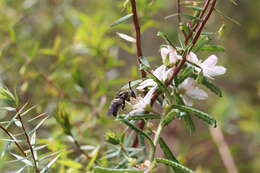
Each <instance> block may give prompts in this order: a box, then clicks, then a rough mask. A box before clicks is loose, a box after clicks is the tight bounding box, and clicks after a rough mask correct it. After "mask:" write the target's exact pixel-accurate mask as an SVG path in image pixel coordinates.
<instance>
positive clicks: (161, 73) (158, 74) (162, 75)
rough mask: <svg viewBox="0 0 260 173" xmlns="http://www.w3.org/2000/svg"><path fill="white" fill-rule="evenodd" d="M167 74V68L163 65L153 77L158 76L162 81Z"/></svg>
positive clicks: (156, 70)
mask: <svg viewBox="0 0 260 173" xmlns="http://www.w3.org/2000/svg"><path fill="white" fill-rule="evenodd" d="M165 73H166V66H165V65H161V66H160V67H158V68H157V69H155V71H154V72H153V75H154V76H156V77H157V78H158V79H159V80H160V81H162V80H163V77H164V75H165Z"/></svg>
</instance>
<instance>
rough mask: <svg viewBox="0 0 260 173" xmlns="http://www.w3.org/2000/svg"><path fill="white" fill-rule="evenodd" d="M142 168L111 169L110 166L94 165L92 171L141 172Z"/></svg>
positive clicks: (104, 172)
mask: <svg viewBox="0 0 260 173" xmlns="http://www.w3.org/2000/svg"><path fill="white" fill-rule="evenodd" d="M143 172H144V171H142V170H137V169H112V168H103V167H99V166H97V167H95V168H94V173H143Z"/></svg>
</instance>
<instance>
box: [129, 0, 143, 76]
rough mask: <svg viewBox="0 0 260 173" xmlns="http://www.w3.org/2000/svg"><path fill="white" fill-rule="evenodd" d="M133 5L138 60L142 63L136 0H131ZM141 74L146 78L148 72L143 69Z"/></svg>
mask: <svg viewBox="0 0 260 173" xmlns="http://www.w3.org/2000/svg"><path fill="white" fill-rule="evenodd" d="M131 7H132V13H133V22H134V27H135V34H136V54H137V62H138V65H140V64H141V61H140V57H141V56H143V52H142V44H141V31H140V24H139V20H138V14H137V9H136V2H135V0H131ZM141 75H142V78H145V77H146V72H145V71H144V70H141Z"/></svg>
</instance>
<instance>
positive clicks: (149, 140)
mask: <svg viewBox="0 0 260 173" xmlns="http://www.w3.org/2000/svg"><path fill="white" fill-rule="evenodd" d="M120 121H122V122H123V123H125V124H126V125H127V126H128V127H130V128H131V129H133V130H134V131H136V132H137V133H139V134H140V135H142V136H144V137H145V138H147V139H148V142H149V143H150V144H151V146H152V147H153V148H154V147H155V146H154V144H153V140H152V139H151V138H150V136H149V135H148V134H146V133H145V132H143V130H141V129H139V128H138V127H136V126H135V125H134V124H132V123H130V122H129V121H128V120H125V119H121V120H120Z"/></svg>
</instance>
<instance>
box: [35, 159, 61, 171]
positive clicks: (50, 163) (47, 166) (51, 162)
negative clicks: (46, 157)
mask: <svg viewBox="0 0 260 173" xmlns="http://www.w3.org/2000/svg"><path fill="white" fill-rule="evenodd" d="M59 157H60V156H59V155H58V156H57V157H55V158H54V159H52V160H51V161H50V162H49V163H48V164H47V165H46V166H45V167H44V168H43V169H42V170H41V172H40V173H44V172H47V170H48V169H50V167H51V166H52V165H53V164H54V163H55V162H56V161H57V160H58V158H59Z"/></svg>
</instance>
